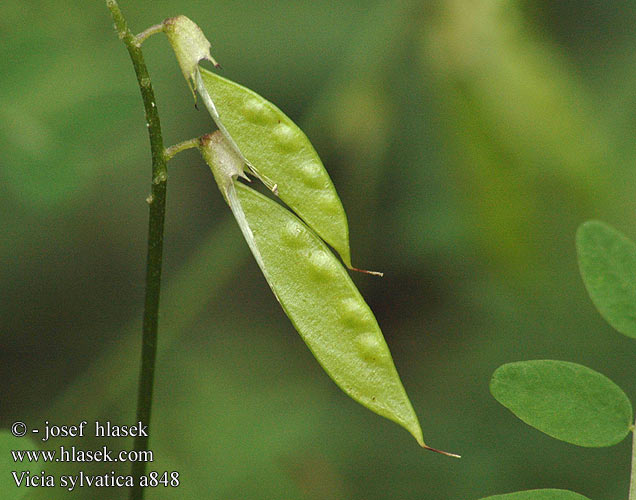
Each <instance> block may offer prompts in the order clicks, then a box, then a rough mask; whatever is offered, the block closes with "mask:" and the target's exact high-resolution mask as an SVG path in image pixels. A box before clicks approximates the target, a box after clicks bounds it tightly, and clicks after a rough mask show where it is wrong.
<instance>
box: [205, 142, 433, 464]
mask: <svg viewBox="0 0 636 500" xmlns="http://www.w3.org/2000/svg"><path fill="white" fill-rule="evenodd" d="M201 149H202V153H203V156H204V158H205V159H206V161H207V162H208V163H209V165H210V167H211V169H212V171H213V173H214V176H215V179H216V181H217V183H218V184H219V188H220V189H221V191H222V192H223V195H224V197H225V199H226V201H227V202H228V204H229V205H230V208H231V209H232V212H233V214H234V216H235V218H236V220H237V222H238V224H239V226H240V228H241V230H242V232H243V235H244V236H245V239H246V240H247V243H248V245H249V246H250V249H251V250H252V253H253V254H254V257H255V258H256V261H257V262H258V264H259V266H260V268H261V270H262V271H263V274H264V275H265V278H266V280H267V282H268V283H269V285H270V287H271V288H272V291H273V292H274V295H275V296H276V298H277V299H278V301H279V302H280V304H281V306H282V307H283V309H284V310H285V312H286V314H287V316H288V317H289V318H290V319H291V321H292V323H293V324H294V326H295V327H296V330H297V331H298V333H299V334H300V335H301V337H302V338H303V340H304V341H305V343H306V344H307V346H308V347H309V349H310V350H311V351H312V353H313V354H314V356H315V357H316V359H317V360H318V362H319V363H320V364H321V365H322V367H323V368H324V370H325V371H326V372H327V374H328V375H329V376H330V377H331V378H332V379H333V380H334V381H335V382H336V384H338V386H339V387H340V388H341V389H342V390H343V391H344V392H345V393H347V394H348V395H349V396H351V397H352V398H353V399H355V400H356V401H358V402H360V403H361V404H363V405H364V406H366V407H367V408H369V409H370V410H372V411H374V412H376V413H378V414H379V415H382V416H384V417H386V418H388V419H390V420H393V421H394V422H397V423H398V424H400V425H401V426H403V427H404V428H406V429H407V430H408V431H409V432H410V433H411V434H412V435H413V436H414V437H415V439H416V440H417V442H418V443H419V444H420V445H421V446H424V447H426V448H428V447H427V446H425V445H424V441H423V438H422V430H421V428H420V425H419V422H418V420H417V416H416V415H415V412H414V411H413V407H412V406H411V403H410V401H409V399H408V397H407V395H406V392H405V390H404V387H403V386H402V382H401V381H400V378H399V375H398V373H397V371H396V369H395V366H394V364H393V360H392V358H391V353H390V352H389V348H388V347H387V345H386V342H385V340H384V337H383V336H382V332H381V331H380V328H379V326H378V324H377V322H376V320H375V317H374V316H373V313H372V312H371V310H370V309H369V306H368V305H367V304H366V303H365V301H364V299H363V298H362V296H361V295H360V292H358V290H357V288H356V287H355V285H354V284H353V282H352V281H351V278H350V277H349V275H348V273H347V271H346V270H345V269H344V268H343V267H342V265H341V264H340V262H339V261H338V259H336V257H335V256H334V255H333V253H331V251H330V250H329V248H328V247H327V245H325V243H324V242H323V241H322V240H321V239H320V238H319V237H318V236H317V235H316V234H315V233H314V232H313V231H312V230H311V229H309V228H308V227H307V226H306V225H305V224H304V223H303V222H302V221H301V220H300V219H299V218H298V217H296V216H295V215H294V214H292V213H291V212H290V211H289V210H287V209H285V208H284V207H282V206H281V205H280V204H278V203H276V202H275V201H273V200H270V199H269V198H267V197H265V196H263V195H261V194H259V193H257V192H256V191H254V190H252V189H251V188H249V187H247V186H245V185H243V184H242V183H240V182H238V181H236V180H235V178H236V177H237V176H238V175H240V173H241V169H242V165H243V163H242V161H241V158H240V157H239V156H238V154H237V153H236V151H235V150H234V149H233V148H232V147H231V146H230V144H229V143H228V142H227V140H226V139H225V137H224V136H223V135H221V133H220V132H215V133H214V134H211V135H210V136H206V137H204V138H203V140H202V143H201ZM435 451H438V450H435Z"/></svg>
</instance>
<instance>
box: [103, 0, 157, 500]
mask: <svg viewBox="0 0 636 500" xmlns="http://www.w3.org/2000/svg"><path fill="white" fill-rule="evenodd" d="M106 5H107V7H108V8H109V9H110V12H111V15H112V17H113V20H114V21H115V30H116V31H117V34H118V35H119V38H120V39H121V40H122V41H123V42H124V44H125V45H126V49H128V54H129V55H130V59H131V61H132V64H133V66H134V68H135V74H136V75H137V82H138V83H139V90H140V91H141V97H142V100H143V103H144V109H145V113H146V125H147V127H148V135H149V137H150V150H151V153H152V183H151V195H150V196H149V197H148V200H147V201H148V204H149V206H150V213H149V220H148V250H147V257H146V297H145V302H144V316H143V326H142V349H141V371H140V375H139V393H138V399H137V420H138V421H140V422H142V423H143V424H144V425H147V426H148V428H149V429H150V413H151V409H152V389H153V382H154V376H155V361H156V356H157V327H158V320H159V296H160V290H161V261H162V254H163V230H164V222H165V213H166V185H167V180H168V172H167V169H166V158H165V155H164V148H163V138H162V135H161V123H160V121H159V113H158V111H157V105H156V101H155V95H154V91H153V89H152V83H151V81H150V75H149V74H148V68H147V67H146V63H145V61H144V57H143V53H142V51H141V48H140V47H139V45H138V44H137V42H138V37H135V35H133V34H132V32H131V31H130V30H129V29H128V25H127V23H126V20H125V19H124V16H123V14H122V12H121V10H120V9H119V6H118V5H117V1H116V0H107V1H106ZM147 31H148V30H147ZM144 33H145V32H144ZM148 36H150V35H148ZM142 41H143V40H142ZM148 441H149V438H148V437H147V436H139V437H136V438H135V442H134V449H135V450H136V451H145V450H147V449H148ZM145 473H146V463H145V462H134V463H133V466H132V474H133V476H134V477H135V478H136V482H135V486H133V488H132V489H131V492H130V498H131V499H133V500H143V496H144V490H143V488H141V486H139V477H140V476H142V475H145Z"/></svg>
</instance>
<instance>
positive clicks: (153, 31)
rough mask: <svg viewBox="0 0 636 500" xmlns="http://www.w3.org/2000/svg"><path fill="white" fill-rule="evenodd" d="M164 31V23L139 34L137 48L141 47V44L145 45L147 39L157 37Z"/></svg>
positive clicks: (136, 38)
mask: <svg viewBox="0 0 636 500" xmlns="http://www.w3.org/2000/svg"><path fill="white" fill-rule="evenodd" d="M162 31H163V23H161V24H155V25H154V26H151V27H150V28H148V29H146V30H143V31H142V32H141V33H139V34H138V35H137V36H136V37H135V45H137V47H141V44H142V43H144V42H145V41H146V39H147V38H149V37H151V36H152V35H156V34H157V33H161V32H162Z"/></svg>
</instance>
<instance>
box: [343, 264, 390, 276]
mask: <svg viewBox="0 0 636 500" xmlns="http://www.w3.org/2000/svg"><path fill="white" fill-rule="evenodd" d="M349 269H351V270H352V271H356V272H358V273H363V274H370V275H372V276H380V277H382V276H384V273H381V272H380V271H368V270H367V269H358V268H357V267H353V266H350V267H349Z"/></svg>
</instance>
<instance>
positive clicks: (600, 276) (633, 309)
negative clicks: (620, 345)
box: [576, 221, 636, 338]
mask: <svg viewBox="0 0 636 500" xmlns="http://www.w3.org/2000/svg"><path fill="white" fill-rule="evenodd" d="M576 249H577V253H578V258H579V269H580V271H581V276H582V277H583V282H584V283H585V287H586V288H587V292H588V294H589V295H590V297H591V299H592V302H594V305H595V306H596V308H597V309H598V311H599V312H600V313H601V316H603V318H605V320H606V321H607V322H608V323H609V324H610V325H612V326H613V327H614V328H615V329H616V330H618V331H619V332H620V333H622V334H623V335H627V336H628V337H632V338H636V245H635V244H634V243H633V242H632V241H631V240H630V239H629V238H627V237H625V236H624V235H623V234H621V233H620V232H618V231H617V230H616V229H614V228H612V227H610V226H608V225H607V224H604V223H603V222H600V221H588V222H585V223H583V224H582V225H581V226H580V227H579V230H578V231H577V233H576Z"/></svg>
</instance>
